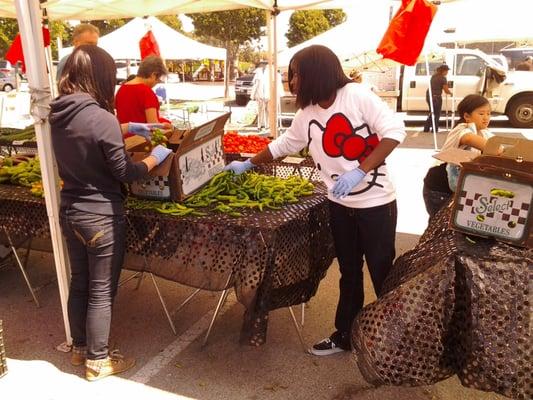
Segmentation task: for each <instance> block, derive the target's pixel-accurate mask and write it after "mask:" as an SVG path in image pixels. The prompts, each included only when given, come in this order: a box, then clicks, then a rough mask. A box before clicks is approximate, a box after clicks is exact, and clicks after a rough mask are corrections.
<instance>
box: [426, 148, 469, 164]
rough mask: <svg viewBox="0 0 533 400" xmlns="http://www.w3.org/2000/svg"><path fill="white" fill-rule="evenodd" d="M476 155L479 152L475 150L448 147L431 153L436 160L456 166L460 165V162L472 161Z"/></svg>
mask: <svg viewBox="0 0 533 400" xmlns="http://www.w3.org/2000/svg"><path fill="white" fill-rule="evenodd" d="M477 156H479V153H477V152H474V151H469V150H463V149H457V148H453V149H448V150H444V151H441V152H439V153H437V154H433V157H434V158H436V159H437V160H440V161H444V162H447V163H450V164H454V165H458V166H461V164H462V163H465V162H468V161H472V160H473V159H474V158H476V157H477Z"/></svg>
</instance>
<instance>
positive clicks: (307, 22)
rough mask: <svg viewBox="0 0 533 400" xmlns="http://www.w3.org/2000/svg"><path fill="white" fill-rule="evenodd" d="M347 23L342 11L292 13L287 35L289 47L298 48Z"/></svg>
mask: <svg viewBox="0 0 533 400" xmlns="http://www.w3.org/2000/svg"><path fill="white" fill-rule="evenodd" d="M344 21H346V14H345V13H344V11H342V10H338V9H335V10H302V11H295V12H293V13H292V15H291V18H290V19H289V30H288V32H287V34H286V35H285V36H286V37H287V45H288V46H289V47H293V46H296V45H297V44H300V43H302V42H305V41H306V40H309V39H311V38H313V37H315V36H316V35H319V34H321V33H322V32H325V31H327V30H329V29H331V28H333V27H334V26H336V25H339V24H341V23H342V22H344Z"/></svg>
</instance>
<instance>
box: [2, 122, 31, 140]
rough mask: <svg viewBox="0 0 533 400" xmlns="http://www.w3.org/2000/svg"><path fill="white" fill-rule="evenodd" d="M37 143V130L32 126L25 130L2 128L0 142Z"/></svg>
mask: <svg viewBox="0 0 533 400" xmlns="http://www.w3.org/2000/svg"><path fill="white" fill-rule="evenodd" d="M18 140H24V141H35V128H34V126H33V125H30V126H28V127H26V128H24V129H16V128H0V141H2V142H9V143H12V142H14V141H18Z"/></svg>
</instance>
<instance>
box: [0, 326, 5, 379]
mask: <svg viewBox="0 0 533 400" xmlns="http://www.w3.org/2000/svg"><path fill="white" fill-rule="evenodd" d="M5 374H7V361H6V351H5V348H4V328H3V326H2V320H1V319H0V378H1V377H3V376H4V375H5Z"/></svg>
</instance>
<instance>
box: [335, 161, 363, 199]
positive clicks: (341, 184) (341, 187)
mask: <svg viewBox="0 0 533 400" xmlns="http://www.w3.org/2000/svg"><path fill="white" fill-rule="evenodd" d="M365 176H366V172H365V171H363V170H362V169H360V168H356V169H354V170H352V171H348V172H345V173H344V174H342V175H341V176H339V178H338V179H337V182H335V185H333V188H332V189H331V193H333V196H334V197H335V198H337V199H340V198H341V197H346V196H347V195H348V194H349V193H350V192H351V191H352V189H353V188H354V187H356V186H357V185H358V184H359V183H360V182H361V181H362V180H363V178H364V177H365Z"/></svg>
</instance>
